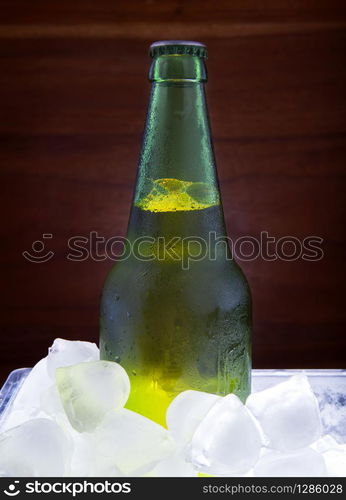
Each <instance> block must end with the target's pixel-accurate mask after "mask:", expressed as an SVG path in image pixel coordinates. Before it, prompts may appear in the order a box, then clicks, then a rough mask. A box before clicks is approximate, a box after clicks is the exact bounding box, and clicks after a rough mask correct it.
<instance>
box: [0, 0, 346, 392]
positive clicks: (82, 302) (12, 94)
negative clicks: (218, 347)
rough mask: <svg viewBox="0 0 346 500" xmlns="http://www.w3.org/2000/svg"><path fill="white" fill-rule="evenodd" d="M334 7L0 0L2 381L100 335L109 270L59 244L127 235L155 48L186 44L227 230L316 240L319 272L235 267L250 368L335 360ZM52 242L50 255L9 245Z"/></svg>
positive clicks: (343, 76)
mask: <svg viewBox="0 0 346 500" xmlns="http://www.w3.org/2000/svg"><path fill="white" fill-rule="evenodd" d="M345 20H346V17H345V11H344V2H337V1H328V2H327V1H322V0H320V1H299V2H298V1H290V2H288V1H279V2H278V1H276V0H271V1H267V2H262V1H261V2H260V1H259V0H253V1H240V0H239V1H238V0H237V1H235V0H234V1H232V2H228V1H223V0H222V1H217V2H207V1H201V0H199V1H195V0H193V1H190V2H182V1H167V2H158V1H146V2H140V1H132V2H128V1H127V2H125V1H111V0H99V1H97V2H96V1H92V0H83V1H81V0H79V1H74V2H68V1H66V0H61V1H59V2H58V1H55V0H52V1H50V2H46V1H45V2H43V1H33V2H30V8H29V7H28V3H27V2H25V1H24V0H22V1H19V0H15V1H13V0H12V1H9V0H8V1H3V2H2V12H1V18H0V38H1V40H0V41H1V43H0V57H1V74H0V95H1V120H0V164H1V187H2V197H1V204H2V224H1V232H2V235H1V241H2V250H1V274H2V278H3V279H2V283H3V285H2V286H3V294H2V301H1V332H2V333H1V349H0V383H1V380H3V379H4V377H5V376H6V374H7V373H8V372H9V371H10V370H12V369H14V368H16V367H19V366H31V365H32V364H33V363H35V361H36V360H37V359H39V358H40V357H42V356H43V355H44V354H45V352H46V350H47V347H48V345H50V343H51V341H52V340H53V339H54V338H55V337H57V336H61V337H66V338H71V339H85V340H93V341H97V339H98V325H97V322H98V302H99V294H100V290H101V287H102V283H103V280H104V278H105V275H106V273H107V272H108V270H109V268H110V266H111V264H112V263H111V261H109V260H107V261H92V260H86V261H83V262H72V261H69V260H68V259H67V258H66V256H67V253H68V246H67V245H68V239H69V238H70V237H71V236H74V235H81V236H87V235H88V234H89V233H90V232H91V231H98V233H99V234H100V235H102V236H104V237H106V238H108V237H111V236H112V235H123V234H124V233H125V230H126V223H127V218H128V211H129V206H130V201H131V195H132V188H133V182H134V178H135V170H136V164H137V158H138V152H139V147H140V141H141V134H142V130H143V123H144V119H145V112H146V105H147V98H148V91H149V84H148V82H147V81H146V74H147V70H148V65H149V59H148V56H147V52H148V46H149V44H150V43H151V42H152V41H153V40H154V39H165V38H178V39H179V38H190V39H194V38H198V39H201V41H203V42H205V43H207V45H208V48H209V60H208V72H209V83H208V87H207V95H208V104H209V109H210V116H211V122H212V128H213V137H214V145H215V151H216V157H217V163H218V171H219V177H220V183H221V189H222V195H223V202H224V209H225V214H226V219H227V225H228V230H229V234H230V235H231V236H232V237H233V238H238V237H241V236H244V235H252V236H256V237H258V236H259V234H260V232H261V231H267V232H268V233H269V234H270V235H271V236H275V237H276V238H279V237H282V236H285V235H292V236H296V237H298V238H304V237H306V236H310V235H317V236H320V237H322V238H323V239H324V243H323V250H324V257H323V259H321V260H320V261H318V262H308V261H304V260H302V259H298V260H296V261H294V262H283V261H279V260H277V261H275V262H266V261H264V260H263V259H260V258H259V259H256V260H255V261H253V262H246V263H242V267H243V269H244V270H245V272H246V274H247V276H248V278H249V281H250V284H251V287H252V291H253V299H254V366H255V367H262V368H269V367H272V368H273V367H344V366H345V351H346V341H345V334H344V324H345V305H344V291H345V285H344V282H345V280H344V274H343V273H344V270H345V265H344V253H343V249H344V235H343V230H344V225H345V212H344V196H345V195H344V193H345V183H344V178H345V177H344V176H345V168H344V167H345V159H346V154H345V128H346V120H345V111H346V109H345V108H346V101H345V84H346V66H345V61H344V54H345V48H346V33H345V29H344V26H345ZM44 233H52V235H53V238H52V239H51V240H46V247H47V249H51V250H52V251H54V253H55V255H54V257H53V258H52V260H51V261H49V262H47V263H45V264H33V263H30V262H28V261H26V260H25V259H24V257H23V256H22V252H23V251H24V250H30V248H31V245H32V243H33V242H34V241H35V240H39V239H42V234H44Z"/></svg>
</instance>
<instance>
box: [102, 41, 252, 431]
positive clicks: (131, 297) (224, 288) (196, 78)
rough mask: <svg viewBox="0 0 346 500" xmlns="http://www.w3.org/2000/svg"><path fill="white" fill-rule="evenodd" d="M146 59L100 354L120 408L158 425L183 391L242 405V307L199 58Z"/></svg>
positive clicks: (247, 328)
mask: <svg viewBox="0 0 346 500" xmlns="http://www.w3.org/2000/svg"><path fill="white" fill-rule="evenodd" d="M150 54H151V56H152V58H153V62H152V65H151V68H150V74H149V77H150V80H151V81H152V89H151V96H150V103H149V109H148V114H147V120H146V126H145V131H144V138H143V144H142V150H141V155H140V160H139V167H138V174H137V181H136V187H135V193H134V199H133V203H132V208H131V215H130V220H129V225H128V231H127V240H128V243H127V245H126V248H125V256H124V257H123V258H122V259H120V260H119V262H117V263H116V264H115V265H114V267H113V268H112V269H111V271H110V273H109V275H108V277H107V279H106V282H105V285H104V289H103V294H102V301H101V318H100V328H101V332H100V348H101V358H102V359H109V360H113V361H117V362H118V363H120V364H121V365H122V366H123V367H124V368H125V369H126V370H127V372H128V374H129V377H130V380H131V394H130V398H129V400H128V403H127V405H126V406H127V408H129V409H131V410H134V411H137V412H139V413H141V414H143V415H145V416H147V417H149V418H151V419H153V420H155V421H157V422H159V423H161V424H163V425H164V424H165V412H166V409H167V407H168V405H169V403H170V401H171V400H172V399H173V398H174V397H175V396H177V395H178V394H179V393H180V392H181V391H184V390H187V389H195V390H199V391H206V392H212V393H216V394H220V395H225V394H228V393H230V392H234V393H236V394H237V395H239V396H240V397H241V398H242V399H243V400H244V399H245V398H246V396H247V395H248V393H249V390H250V368H251V355H250V335H251V297H250V292H249V288H248V285H247V282H246V279H245V277H244V275H243V273H242V271H241V270H240V268H239V266H238V265H237V264H236V262H235V261H234V260H233V259H232V255H231V252H230V248H229V246H228V244H227V240H226V238H225V236H226V231H225V224H224V217H223V211H222V205H221V201H220V194H219V188H218V181H217V175H216V167H215V160H214V154H213V148H212V142H211V135H210V128H209V120H208V113H207V107H206V102H205V94H204V82H205V81H206V69H205V63H204V60H205V58H206V55H207V52H206V47H205V46H204V45H202V44H199V43H197V42H177V41H168V42H156V43H155V44H153V45H152V46H151V50H150Z"/></svg>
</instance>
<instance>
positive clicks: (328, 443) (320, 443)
mask: <svg viewBox="0 0 346 500" xmlns="http://www.w3.org/2000/svg"><path fill="white" fill-rule="evenodd" d="M338 446H339V445H338V442H337V441H336V440H335V439H334V438H333V436H331V435H330V434H326V435H325V436H322V437H321V438H320V439H318V440H317V441H315V442H314V443H312V445H311V446H310V448H312V449H313V450H315V451H318V452H319V453H323V452H325V451H327V450H330V449H332V448H337V447H338Z"/></svg>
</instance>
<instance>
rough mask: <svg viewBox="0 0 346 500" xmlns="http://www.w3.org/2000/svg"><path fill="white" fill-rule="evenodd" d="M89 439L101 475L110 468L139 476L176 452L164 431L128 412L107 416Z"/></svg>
mask: <svg viewBox="0 0 346 500" xmlns="http://www.w3.org/2000/svg"><path fill="white" fill-rule="evenodd" d="M92 436H93V439H94V452H95V456H97V457H98V459H97V461H98V472H99V474H100V475H102V470H105V471H109V470H112V469H114V470H119V471H120V472H121V474H123V475H126V476H129V475H135V476H136V475H142V474H145V473H146V472H148V471H149V470H151V469H153V467H154V466H155V465H156V463H157V462H159V461H160V460H163V459H165V458H167V457H168V456H170V455H171V454H173V453H174V451H175V444H174V441H173V438H172V437H171V436H170V434H169V432H168V431H167V430H166V429H164V428H163V427H161V426H160V425H159V424H157V423H155V422H153V421H152V420H149V419H148V418H146V417H143V416H142V415H139V414H138V413H135V412H132V411H130V410H127V409H120V410H118V411H112V412H110V413H108V414H107V415H106V417H105V418H104V420H103V421H102V423H101V424H100V425H99V426H98V427H97V428H96V430H95V432H94V433H93V435H92Z"/></svg>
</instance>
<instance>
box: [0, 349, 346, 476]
mask: <svg viewBox="0 0 346 500" xmlns="http://www.w3.org/2000/svg"><path fill="white" fill-rule="evenodd" d="M129 393H130V382H129V378H128V376H127V374H126V372H125V370H124V369H123V368H122V367H121V366H120V365H118V364H117V363H112V362H107V361H99V351H98V348H97V347H96V345H95V344H91V343H89V342H79V341H75V342H73V341H67V340H62V339H57V340H55V342H54V344H53V346H52V347H51V348H50V349H49V354H48V356H47V357H46V358H44V359H42V360H41V361H39V363H37V365H36V366H35V367H34V368H33V370H32V371H31V372H30V374H29V376H28V377H27V379H26V380H25V382H24V384H23V385H22V387H21V389H20V391H19V393H18V395H17V397H16V399H15V401H14V403H13V405H12V407H11V409H10V411H9V412H8V413H7V415H6V416H5V418H4V419H3V420H2V421H1V422H0V476H12V477H13V476H17V477H20V476H35V477H40V476H41V477H43V476H55V477H58V476H59V477H62V476H70V477H78V476H79V477H92V476H94V477H121V476H152V477H167V476H197V475H198V474H199V473H204V474H208V475H215V476H243V475H245V476H328V475H329V476H343V475H346V445H345V444H339V443H337V442H336V441H335V440H334V439H333V438H332V437H331V436H328V435H325V436H322V434H323V431H322V425H321V419H320V413H319V407H318V402H317V400H316V398H315V396H314V394H313V392H312V390H311V388H310V385H309V382H308V380H307V378H306V376H305V375H304V374H301V375H296V376H293V377H292V378H291V379H289V380H288V381H286V382H283V383H281V384H278V385H276V386H275V387H273V388H270V389H266V390H264V391H260V392H257V393H254V394H251V395H250V396H249V397H248V399H247V401H246V404H245V405H244V404H242V402H241V401H240V400H239V399H238V398H237V396H235V395H233V394H230V395H228V396H225V397H220V396H216V395H214V394H207V393H203V392H198V391H185V392H182V393H181V394H179V395H178V396H177V397H176V398H175V399H174V400H173V401H172V403H171V405H170V406H169V408H168V410H167V428H168V429H165V428H164V427H162V426H160V425H158V424H157V423H155V422H153V421H151V420H149V419H147V418H145V417H143V416H141V415H139V414H137V413H135V412H132V411H130V410H127V409H125V408H124V405H125V404H126V401H127V399H128V396H129Z"/></svg>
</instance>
